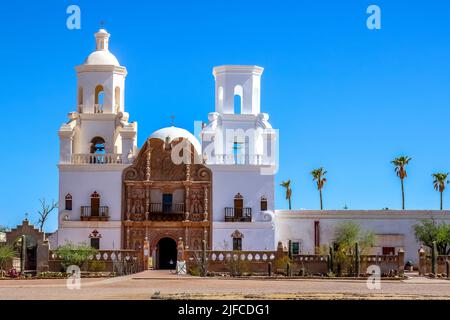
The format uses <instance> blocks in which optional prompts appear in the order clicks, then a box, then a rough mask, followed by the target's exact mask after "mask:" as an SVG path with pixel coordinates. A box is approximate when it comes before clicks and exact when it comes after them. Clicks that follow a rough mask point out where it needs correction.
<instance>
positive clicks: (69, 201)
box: [65, 193, 72, 210]
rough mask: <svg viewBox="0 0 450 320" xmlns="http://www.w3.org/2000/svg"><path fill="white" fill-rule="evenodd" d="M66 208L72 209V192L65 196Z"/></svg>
mask: <svg viewBox="0 0 450 320" xmlns="http://www.w3.org/2000/svg"><path fill="white" fill-rule="evenodd" d="M65 208H66V210H72V195H71V194H70V193H68V194H67V195H66V197H65Z"/></svg>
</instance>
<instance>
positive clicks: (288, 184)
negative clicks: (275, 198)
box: [280, 180, 292, 210]
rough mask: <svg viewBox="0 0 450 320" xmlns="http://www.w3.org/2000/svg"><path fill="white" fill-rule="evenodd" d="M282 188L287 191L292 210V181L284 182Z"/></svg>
mask: <svg viewBox="0 0 450 320" xmlns="http://www.w3.org/2000/svg"><path fill="white" fill-rule="evenodd" d="M280 186H282V187H283V188H285V189H286V199H287V200H288V202H289V210H291V196H292V189H291V180H288V181H282V182H281V184H280Z"/></svg>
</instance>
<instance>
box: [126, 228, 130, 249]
mask: <svg viewBox="0 0 450 320" xmlns="http://www.w3.org/2000/svg"><path fill="white" fill-rule="evenodd" d="M126 237H127V239H126V240H127V243H126V248H127V249H130V227H127V235H126Z"/></svg>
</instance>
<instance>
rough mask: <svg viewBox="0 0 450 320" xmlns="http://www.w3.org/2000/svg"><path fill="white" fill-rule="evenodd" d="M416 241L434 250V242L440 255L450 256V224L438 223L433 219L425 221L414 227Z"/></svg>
mask: <svg viewBox="0 0 450 320" xmlns="http://www.w3.org/2000/svg"><path fill="white" fill-rule="evenodd" d="M413 229H414V234H415V236H416V239H417V240H418V241H420V242H422V243H423V244H424V245H425V246H427V247H428V248H430V250H433V242H435V243H436V247H437V251H438V254H439V255H449V254H450V224H448V223H445V222H441V223H439V224H438V223H436V221H435V220H434V219H432V218H430V219H423V220H421V221H420V223H418V224H415V225H414V226H413Z"/></svg>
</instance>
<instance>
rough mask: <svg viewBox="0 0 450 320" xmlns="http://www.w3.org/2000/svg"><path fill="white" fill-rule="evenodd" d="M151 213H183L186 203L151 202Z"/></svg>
mask: <svg viewBox="0 0 450 320" xmlns="http://www.w3.org/2000/svg"><path fill="white" fill-rule="evenodd" d="M150 213H183V214H184V203H160V202H155V203H150Z"/></svg>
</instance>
